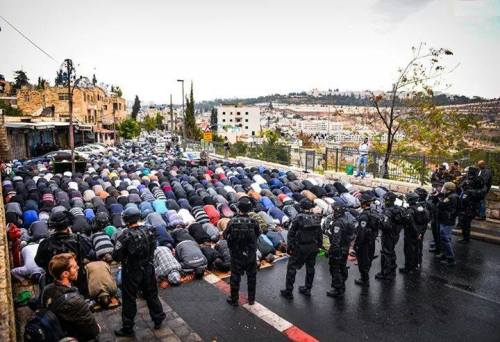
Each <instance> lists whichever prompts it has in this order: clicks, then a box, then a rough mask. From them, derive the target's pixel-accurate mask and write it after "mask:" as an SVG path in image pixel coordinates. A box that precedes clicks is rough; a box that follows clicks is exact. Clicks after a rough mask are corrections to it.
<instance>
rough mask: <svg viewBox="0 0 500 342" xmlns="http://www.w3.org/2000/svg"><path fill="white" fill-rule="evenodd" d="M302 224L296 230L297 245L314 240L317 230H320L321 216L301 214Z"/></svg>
mask: <svg viewBox="0 0 500 342" xmlns="http://www.w3.org/2000/svg"><path fill="white" fill-rule="evenodd" d="M302 218H303V219H302V225H301V227H300V228H299V229H298V231H297V241H298V243H299V245H311V244H314V243H315V242H316V240H315V239H316V236H317V235H318V234H317V232H318V230H321V217H320V216H319V215H307V216H305V215H304V216H302Z"/></svg>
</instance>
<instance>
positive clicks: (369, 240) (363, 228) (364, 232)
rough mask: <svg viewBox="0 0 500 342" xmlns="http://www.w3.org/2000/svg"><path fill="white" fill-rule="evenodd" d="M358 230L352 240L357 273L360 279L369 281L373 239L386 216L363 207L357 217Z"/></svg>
mask: <svg viewBox="0 0 500 342" xmlns="http://www.w3.org/2000/svg"><path fill="white" fill-rule="evenodd" d="M358 222H359V225H358V232H357V235H356V241H355V242H354V250H355V251H356V257H357V259H358V268H359V274H360V275H361V281H363V282H368V281H369V279H370V278H369V276H368V274H369V272H370V268H371V266H372V260H373V256H374V255H375V239H376V238H377V235H378V229H379V228H381V227H382V226H383V225H384V224H385V223H386V222H387V217H384V216H383V215H381V214H380V213H377V212H376V211H374V210H373V209H370V208H369V209H364V210H363V212H362V213H361V214H360V215H359V217H358Z"/></svg>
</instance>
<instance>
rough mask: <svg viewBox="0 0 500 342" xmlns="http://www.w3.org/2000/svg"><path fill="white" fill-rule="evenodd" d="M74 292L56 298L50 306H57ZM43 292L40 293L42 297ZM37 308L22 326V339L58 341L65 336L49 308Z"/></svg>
mask: <svg viewBox="0 0 500 342" xmlns="http://www.w3.org/2000/svg"><path fill="white" fill-rule="evenodd" d="M71 295H74V294H71V293H69V294H63V295H61V296H59V297H57V298H56V300H55V301H54V302H53V303H52V304H51V305H50V308H54V307H57V306H58V305H60V304H62V303H63V302H65V301H66V300H67V299H68V296H71ZM42 296H43V292H42V294H41V295H40V298H42ZM50 308H49V309H45V308H43V309H38V310H36V311H35V314H34V315H33V317H32V318H31V319H30V320H29V321H28V323H26V326H25V327H24V341H29V342H58V341H59V340H61V339H62V338H64V337H65V336H66V333H65V332H64V330H63V328H62V326H61V323H60V322H59V319H58V318H57V316H56V314H55V313H54V312H53V311H52V310H51V309H50Z"/></svg>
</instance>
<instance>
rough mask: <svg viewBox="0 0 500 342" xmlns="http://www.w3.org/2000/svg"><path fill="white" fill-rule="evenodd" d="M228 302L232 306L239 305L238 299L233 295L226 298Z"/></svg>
mask: <svg viewBox="0 0 500 342" xmlns="http://www.w3.org/2000/svg"><path fill="white" fill-rule="evenodd" d="M226 302H227V303H228V304H229V305H232V306H238V305H239V304H238V299H234V298H233V297H231V296H229V297H227V299H226Z"/></svg>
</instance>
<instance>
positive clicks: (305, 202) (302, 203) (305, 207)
mask: <svg viewBox="0 0 500 342" xmlns="http://www.w3.org/2000/svg"><path fill="white" fill-rule="evenodd" d="M299 204H300V207H301V208H302V210H311V209H312V208H314V203H313V202H311V201H309V200H308V199H307V198H303V199H301V200H300V202H299Z"/></svg>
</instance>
